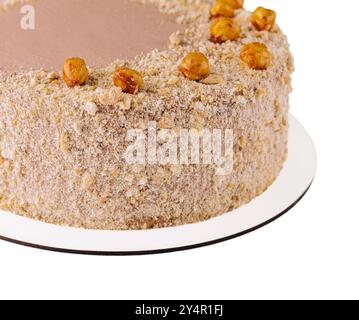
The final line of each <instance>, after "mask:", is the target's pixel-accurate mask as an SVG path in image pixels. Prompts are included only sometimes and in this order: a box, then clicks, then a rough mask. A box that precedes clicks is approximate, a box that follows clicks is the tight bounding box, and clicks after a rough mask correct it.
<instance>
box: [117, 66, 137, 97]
mask: <svg viewBox="0 0 359 320" xmlns="http://www.w3.org/2000/svg"><path fill="white" fill-rule="evenodd" d="M113 83H114V85H115V86H116V87H119V88H121V89H122V92H124V93H130V94H136V93H138V91H140V90H141V88H142V85H143V78H142V75H141V74H140V73H139V72H138V71H135V70H132V69H129V68H125V67H121V68H117V69H116V71H115V74H114V75H113Z"/></svg>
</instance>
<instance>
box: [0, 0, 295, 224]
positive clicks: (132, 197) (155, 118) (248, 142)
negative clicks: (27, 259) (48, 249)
mask: <svg viewBox="0 0 359 320" xmlns="http://www.w3.org/2000/svg"><path fill="white" fill-rule="evenodd" d="M249 1H250V0H248V2H249ZM0 35H1V39H2V40H1V42H2V44H1V49H0V208H1V209H3V210H8V211H12V212H15V213H17V214H19V215H22V216H26V217H29V218H33V219H37V220H40V221H43V222H48V223H52V224H58V225H63V226H71V227H81V228H88V229H104V230H134V229H150V228H161V227H171V226H177V225H183V224H188V223H195V222H200V221H205V220H207V219H210V218H213V217H216V216H219V215H222V214H225V213H226V212H229V211H231V210H233V209H236V208H239V207H240V206H242V205H244V204H247V203H249V202H250V201H252V200H253V199H254V198H256V197H257V196H259V195H260V194H262V193H263V192H265V191H266V189H267V188H268V187H269V186H270V185H271V184H272V183H273V182H274V181H275V179H276V178H277V177H278V175H279V173H280V171H281V169H282V167H283V164H284V162H285V160H286V156H287V140H288V109H289V94H290V91H291V73H292V71H293V59H292V56H291V53H290V50H289V45H288V42H287V38H286V36H285V35H284V34H283V33H282V31H281V30H280V28H279V26H278V25H277V24H276V23H275V13H274V11H271V10H268V9H264V8H261V7H260V8H258V9H257V10H256V11H255V12H253V13H251V12H249V11H247V10H245V9H244V8H243V1H241V0H217V1H213V0H198V1H183V0H141V1H140V0H92V1H86V0H62V1H56V0H46V1H45V0H34V1H20V0H19V1H17V0H12V1H5V3H4V2H3V4H2V6H1V10H0ZM136 134H137V136H136ZM216 134H217V135H216ZM186 135H187V136H186ZM186 137H187V140H186ZM208 137H209V139H207V140H206V138H208ZM215 137H217V140H216V139H215ZM227 138H228V139H227ZM196 139H197V140H196ZM205 140H206V141H205ZM198 141H200V142H201V144H199V146H200V150H196V149H195V146H196V142H198ZM140 143H143V146H145V147H142V145H141V144H140ZM215 145H216V146H217V149H215ZM218 145H219V149H218ZM136 146H137V147H138V148H136ZM183 146H185V147H183ZM208 146H210V147H209V149H208V148H207V149H206V147H208ZM186 147H187V149H186ZM202 149H203V150H207V151H208V150H209V151H211V150H212V151H213V152H214V151H215V150H219V151H221V152H220V157H216V156H215V155H214V153H213V155H212V156H211V154H208V153H205V152H204V151H203V150H202ZM142 151H143V152H142ZM196 151H197V152H198V153H197V154H196ZM227 151H228V153H227ZM131 152H133V153H131ZM141 153H143V154H141ZM130 155H132V156H133V157H132V158H131V157H130ZM198 155H199V156H198ZM140 156H142V158H141V157H140ZM195 156H196V157H195ZM0 214H2V213H1V212H0ZM238 214H240V213H238Z"/></svg>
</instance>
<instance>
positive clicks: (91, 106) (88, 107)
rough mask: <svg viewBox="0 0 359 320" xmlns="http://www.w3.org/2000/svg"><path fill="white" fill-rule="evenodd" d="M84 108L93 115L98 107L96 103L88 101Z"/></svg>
mask: <svg viewBox="0 0 359 320" xmlns="http://www.w3.org/2000/svg"><path fill="white" fill-rule="evenodd" d="M84 110H85V111H87V112H88V113H89V114H90V115H92V116H94V115H95V114H96V113H97V111H98V107H97V105H96V103H94V102H92V101H90V102H87V103H86V104H85V106H84Z"/></svg>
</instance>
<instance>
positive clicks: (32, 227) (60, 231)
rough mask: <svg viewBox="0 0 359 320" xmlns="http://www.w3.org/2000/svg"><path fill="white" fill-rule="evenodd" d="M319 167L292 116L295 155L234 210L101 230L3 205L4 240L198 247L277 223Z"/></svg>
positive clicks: (70, 246)
mask: <svg viewBox="0 0 359 320" xmlns="http://www.w3.org/2000/svg"><path fill="white" fill-rule="evenodd" d="M315 171H316V151H315V147H314V144H313V142H312V140H311V138H310V136H309V135H308V133H307V132H306V131H305V129H304V128H303V127H302V125H301V124H300V123H299V122H298V121H297V120H296V119H295V118H294V117H292V116H291V117H290V133H289V155H288V159H287V161H286V163H285V166H284V168H283V170H282V172H281V174H280V176H279V177H278V179H277V180H276V181H275V183H274V184H273V185H272V186H271V187H270V188H269V189H268V190H267V191H266V192H265V193H264V194H262V195H261V196H259V197H258V198H256V199H255V200H253V201H252V202H251V203H249V204H248V205H245V206H243V207H241V208H239V209H237V210H234V211H233V212H230V213H227V214H225V215H223V216H221V217H218V218H214V219H211V220H209V221H206V222H201V223H196V224H191V225H185V226H180V227H173V228H164V229H155V230H140V231H98V230H84V229H78V228H69V227H60V226H56V225H51V224H47V223H43V222H39V221H36V220H32V219H28V218H24V217H21V216H18V215H15V214H13V213H9V212H5V211H1V210H0V239H2V240H6V241H10V242H14V243H17V244H21V245H26V246H30V247H35V248H39V249H46V250H54V251H60V252H67V253H82V254H95V255H136V254H137V255H138V254H152V253H164V252H172V251H177V250H186V249H193V248H197V247H202V246H207V245H212V244H215V243H219V242H222V241H226V240H230V239H233V238H236V237H239V236H242V235H244V234H246V233H249V232H252V231H254V230H257V229H259V228H261V227H263V226H265V225H267V224H268V223H270V222H273V221H274V220H276V219H277V218H279V217H280V216H282V215H283V214H285V213H286V212H288V211H289V210H290V209H291V208H293V207H294V206H295V205H296V204H297V203H298V202H299V201H300V200H301V199H302V198H303V196H304V195H305V194H306V192H307V191H308V189H309V188H310V186H311V183H312V181H313V178H314V175H315Z"/></svg>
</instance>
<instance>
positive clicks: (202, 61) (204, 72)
mask: <svg viewBox="0 0 359 320" xmlns="http://www.w3.org/2000/svg"><path fill="white" fill-rule="evenodd" d="M178 69H179V71H180V72H181V73H182V74H183V75H184V76H185V77H186V78H188V79H190V80H196V81H197V80H202V79H204V78H206V77H207V76H208V75H209V72H210V66H209V61H208V59H207V57H206V56H205V55H204V54H203V53H201V52H190V53H189V54H187V56H186V57H185V58H184V59H183V60H182V63H181V64H180V66H179V67H178Z"/></svg>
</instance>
